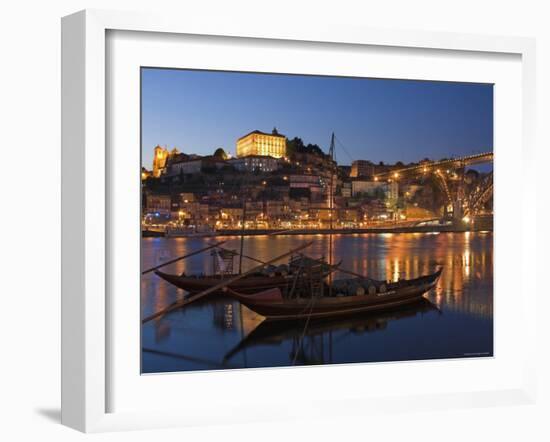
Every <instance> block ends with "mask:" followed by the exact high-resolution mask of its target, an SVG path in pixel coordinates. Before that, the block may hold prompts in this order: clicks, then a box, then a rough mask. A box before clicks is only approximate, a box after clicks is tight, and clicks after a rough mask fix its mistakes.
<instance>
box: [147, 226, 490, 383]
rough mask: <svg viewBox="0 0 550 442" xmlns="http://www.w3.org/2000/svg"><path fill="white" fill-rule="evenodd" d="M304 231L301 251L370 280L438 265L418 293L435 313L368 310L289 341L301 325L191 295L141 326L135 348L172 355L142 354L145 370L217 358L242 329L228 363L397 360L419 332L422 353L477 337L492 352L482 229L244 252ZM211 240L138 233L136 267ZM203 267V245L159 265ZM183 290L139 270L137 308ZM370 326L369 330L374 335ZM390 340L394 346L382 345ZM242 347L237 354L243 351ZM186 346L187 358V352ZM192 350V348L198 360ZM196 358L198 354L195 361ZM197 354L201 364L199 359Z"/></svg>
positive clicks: (472, 342)
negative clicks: (284, 326) (275, 322)
mask: <svg viewBox="0 0 550 442" xmlns="http://www.w3.org/2000/svg"><path fill="white" fill-rule="evenodd" d="M224 239H226V240H227V243H226V244H225V245H224V247H226V248H229V249H234V250H238V248H239V241H240V239H239V237H227V238H224ZM311 239H314V243H313V245H312V246H311V247H309V248H308V249H307V254H308V255H310V256H312V257H315V258H319V257H325V258H327V259H329V258H330V259H331V261H332V262H333V263H335V262H339V261H341V262H342V264H341V266H342V268H344V269H349V270H351V271H353V272H356V273H361V274H364V275H368V276H370V277H373V278H376V279H381V280H393V281H396V280H398V279H399V278H407V279H409V278H415V277H418V276H421V275H423V274H428V273H431V272H433V271H435V270H436V268H437V267H438V266H443V267H444V270H443V273H442V276H441V278H440V280H439V281H438V284H437V286H436V287H435V289H434V290H432V291H431V292H430V293H428V294H427V295H425V297H426V298H427V299H428V300H429V301H431V302H432V303H433V304H434V305H435V306H436V307H437V309H438V313H435V312H434V311H433V309H432V310H429V309H428V310H426V311H421V310H418V309H417V310H414V311H411V312H409V314H400V315H398V316H399V318H400V320H399V321H397V322H396V321H395V319H396V316H395V314H393V315H383V316H382V317H380V316H379V317H373V318H369V319H368V321H367V322H365V321H363V322H361V321H359V322H357V321H356V322H353V321H345V322H340V323H338V324H332V325H331V326H327V327H324V328H323V327H319V328H317V329H316V330H317V331H316V332H315V333H314V332H313V330H311V331H308V333H306V334H305V336H307V338H308V339H305V340H304V341H305V342H303V343H301V344H300V345H298V343H297V341H296V340H297V339H298V338H297V337H299V336H300V335H302V331H303V328H302V330H300V331H295V333H294V332H292V333H291V332H290V331H288V330H282V331H279V330H275V331H274V330H267V331H266V330H265V327H263V326H261V325H260V324H261V323H262V321H263V318H262V317H261V316H259V315H257V314H255V313H253V312H252V311H250V310H248V309H247V308H246V307H242V306H241V305H240V304H239V303H238V302H234V301H232V300H224V301H219V302H218V301H216V302H214V301H213V302H205V303H197V305H196V306H193V307H190V308H188V309H186V310H185V311H176V312H174V313H173V314H170V315H167V317H165V318H162V319H160V320H158V321H154V323H153V324H152V325H151V327H144V329H143V339H144V346H149V347H151V346H155V345H156V346H159V348H162V349H164V350H169V353H170V354H171V355H172V356H171V359H170V358H169V357H168V356H167V357H165V358H162V357H160V356H158V355H157V356H152V355H149V356H147V357H145V356H144V367H145V371H149V372H151V371H174V370H175V371H177V370H192V369H203V368H212V364H217V363H218V362H219V361H220V360H221V359H222V356H223V355H224V354H226V353H227V352H228V351H229V350H230V349H231V348H233V347H235V346H238V344H239V342H240V341H242V340H245V341H246V339H247V337H248V336H252V337H253V338H254V343H255V344H254V346H253V347H254V348H251V347H248V346H245V349H242V350H241V349H240V348H239V349H238V351H237V350H236V351H237V353H236V354H238V355H239V357H236V359H231V363H232V364H237V366H278V365H289V361H293V360H295V361H297V362H296V363H314V362H313V361H319V360H323V361H328V360H329V359H330V361H333V362H346V361H348V362H349V361H352V362H353V361H366V360H373V361H374V360H386V359H384V357H390V356H387V355H388V354H390V353H391V352H393V353H391V354H393V356H391V357H393V358H394V359H403V358H405V359H406V358H411V357H415V355H416V353H415V354H410V353H409V352H410V351H411V348H415V344H414V343H412V342H409V341H408V340H409V339H413V338H414V339H416V341H415V342H423V341H422V340H423V339H428V340H429V341H430V342H431V345H432V346H433V348H432V347H429V348H428V347H426V351H428V350H430V349H431V350H430V351H431V353H430V352H428V353H426V355H424V356H425V357H442V355H443V356H445V355H446V357H450V356H452V355H455V353H456V355H457V356H461V353H460V352H461V351H463V349H464V352H467V351H474V350H472V346H473V347H475V346H476V345H480V346H481V345H482V344H483V345H485V346H486V347H487V346H489V343H490V351H491V352H492V318H493V247H492V245H493V236H492V234H491V233H483V234H478V233H469V232H468V233H467V234H464V233H448V234H444V233H442V234H439V235H432V234H354V235H333V238H332V246H331V244H330V240H329V237H328V236H326V235H316V236H307V235H286V236H261V237H245V239H244V250H245V254H247V255H250V256H253V257H255V258H257V259H260V260H268V259H269V258H271V257H273V256H276V255H280V254H283V253H285V252H287V251H288V250H289V249H291V248H293V247H296V246H297V245H299V244H302V243H303V242H305V241H308V240H311ZM211 241H212V240H211V239H207V238H174V239H165V238H146V239H143V241H142V268H144V269H145V268H149V267H152V266H153V265H156V264H158V262H156V261H157V260H158V259H159V258H158V257H159V256H160V257H161V259H163V260H168V259H173V258H174V257H178V256H182V255H185V254H187V253H190V252H192V251H194V250H198V249H200V248H202V247H205V245H206V244H208V243H210V242H211ZM331 251H332V254H331ZM331 255H332V256H331ZM255 265H256V263H254V262H252V261H250V260H246V259H245V260H243V270H247V269H249V268H251V267H253V266H255ZM212 267H213V266H212V257H211V256H210V254H209V253H204V254H200V255H196V256H193V257H192V258H190V259H186V260H183V261H179V262H177V263H174V264H172V265H170V266H168V267H166V269H164V271H167V272H169V273H182V272H185V273H186V274H200V273H211V272H212ZM344 277H348V275H345V274H343V273H341V272H339V273H338V272H337V273H336V274H335V275H334V278H335V279H339V278H344ZM183 296H184V293H183V292H182V291H181V290H179V289H176V288H175V287H173V286H171V285H170V284H168V283H167V282H165V281H164V280H161V279H160V278H158V277H157V276H156V275H154V274H153V273H150V274H147V275H144V276H143V277H142V280H141V301H142V302H141V307H142V315H143V316H145V315H147V314H150V313H152V312H154V311H158V310H160V309H161V308H163V307H165V306H166V305H168V304H170V303H172V302H174V301H175V300H177V299H181V298H182V297H183ZM398 324H399V325H398ZM403 327H407V328H406V331H404V330H405V329H404V330H403V331H402V332H398V331H399V330H400V329H401V328H403ZM257 330H259V331H257ZM361 330H363V331H361ZM373 331H376V333H375V334H373ZM260 332H261V333H260ZM268 332H269V333H268ZM293 333H294V334H293ZM316 333H317V334H316ZM394 334H395V335H394ZM258 335H260V337H261V339H260V338H259V337H258ZM264 335H265V336H264ZM451 337H452V339H449V338H451ZM310 338H311V339H310ZM251 339H252V338H251ZM418 340H420V341H418ZM432 341H433V342H432ZM390 342H391V343H393V344H392V346H391V349H390V350H388V348H390V346H389V345H388V343H390ZM367 343H368V345H367ZM145 344H147V345H145ZM247 345H248V344H247ZM378 345H380V347H378ZM424 347H425V346H424ZM424 347H422V348H424ZM484 348H485V347H484ZM329 349H330V351H329ZM243 351H244V352H245V354H242V352H243ZM476 351H477V350H476ZM174 352H176V353H177V354H179V355H180V356H182V355H185V358H183V356H182V358H181V360H180V361H179V362H178V361H177V360H176V359H175V358H174V357H173V354H174ZM388 352H390V353H388ZM190 354H192V355H194V356H193V357H188V356H189V355H190ZM329 354H330V357H329V356H328V355H329ZM197 355H198V356H200V357H199V358H198V359H197V358H196V356H197ZM201 358H202V359H201ZM199 360H201V361H203V362H197V361H199ZM213 360H216V361H218V362H215V363H214V362H213ZM190 361H191V362H190ZM193 361H194V362H193ZM204 361H208V364H210V365H208V367H207V366H206V365H204V364H206V362H204ZM300 361H301V362H300ZM201 364H203V365H201ZM223 367H225V366H223ZM223 367H221V368H223Z"/></svg>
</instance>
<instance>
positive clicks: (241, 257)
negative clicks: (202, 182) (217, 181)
mask: <svg viewBox="0 0 550 442" xmlns="http://www.w3.org/2000/svg"><path fill="white" fill-rule="evenodd" d="M247 181H248V171H246V175H245V179H244V183H243V184H246V183H247ZM245 190H246V185H243V186H242V189H241V191H242V192H243V216H242V221H241V223H242V226H241V245H240V253H239V275H240V274H241V273H242V272H243V248H244V231H245V225H246V191H245Z"/></svg>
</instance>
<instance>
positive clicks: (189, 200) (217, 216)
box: [142, 129, 445, 231]
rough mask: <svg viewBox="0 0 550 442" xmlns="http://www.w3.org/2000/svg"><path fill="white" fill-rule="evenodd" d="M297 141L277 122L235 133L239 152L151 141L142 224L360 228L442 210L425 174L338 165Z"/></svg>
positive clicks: (367, 164)
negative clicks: (188, 149)
mask: <svg viewBox="0 0 550 442" xmlns="http://www.w3.org/2000/svg"><path fill="white" fill-rule="evenodd" d="M295 140H297V139H295ZM300 143H301V140H300ZM300 143H298V144H297V145H296V144H295V143H294V144H293V143H292V142H289V141H288V140H287V138H286V137H285V136H284V135H282V134H279V133H278V132H277V130H276V129H274V130H273V131H272V133H271V134H268V133H264V132H260V131H258V130H255V131H252V132H250V133H248V134H247V135H245V136H243V137H241V138H239V139H238V140H236V146H235V147H236V149H235V151H236V153H237V155H236V157H235V158H231V157H230V156H229V155H227V154H226V152H225V151H224V150H223V149H221V148H220V149H217V150H216V151H215V152H214V154H213V155H205V156H200V155H196V154H190V153H183V152H180V151H179V150H178V149H176V148H174V149H172V150H168V148H166V147H161V146H156V147H154V149H153V150H154V152H153V153H154V155H153V164H152V169H151V170H147V169H146V168H143V169H142V188H143V192H142V194H143V198H142V213H143V223H144V224H145V225H163V224H164V225H169V226H172V227H177V228H185V229H187V228H188V229H193V230H195V231H197V230H212V231H213V230H220V229H241V228H242V227H243V222H244V223H245V225H244V227H245V228H246V229H271V228H301V229H319V228H326V227H328V226H329V225H330V226H332V227H333V228H347V227H352V228H353V227H355V228H358V227H365V226H369V225H371V224H375V223H380V222H390V221H402V220H406V219H423V218H432V219H433V218H435V217H439V216H441V214H442V213H441V210H445V208H444V204H439V203H438V202H437V199H438V194H437V192H438V190H437V188H436V187H434V186H433V185H428V184H430V183H429V182H428V183H427V182H426V181H425V180H408V181H406V182H404V181H401V182H399V180H397V179H394V180H392V179H389V180H383V181H382V180H377V178H376V177H375V174H380V173H387V172H388V171H391V170H392V169H393V168H396V167H397V166H395V165H385V164H383V163H379V164H374V163H372V162H370V161H367V160H354V161H353V162H352V164H351V167H350V166H339V165H338V164H337V163H336V162H335V161H334V160H333V159H332V158H331V157H330V156H329V155H327V154H325V153H323V152H322V151H321V150H320V149H319V148H318V147H316V148H311V147H309V146H308V147H304V146H303V144H300ZM296 146H298V147H296ZM402 166H403V165H402V164H400V165H399V167H402ZM331 184H332V186H331ZM331 198H332V204H331ZM442 206H443V209H441V207H442Z"/></svg>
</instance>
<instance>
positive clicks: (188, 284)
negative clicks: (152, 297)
mask: <svg viewBox="0 0 550 442" xmlns="http://www.w3.org/2000/svg"><path fill="white" fill-rule="evenodd" d="M216 263H217V261H216ZM303 267H308V268H312V267H315V268H317V269H318V271H319V272H320V274H321V277H326V276H327V275H328V274H329V273H331V272H333V271H334V270H336V269H337V267H338V265H332V266H331V265H329V264H327V263H326V261H324V260H318V259H313V258H309V257H306V256H297V257H293V258H292V259H291V260H290V262H289V264H288V265H287V264H282V265H279V266H267V267H266V268H265V269H262V271H258V272H256V273H252V274H250V275H247V276H245V277H243V278H242V279H239V280H237V281H235V282H234V283H232V284H229V286H228V288H229V289H231V290H234V291H236V292H238V293H240V294H243V295H246V294H252V293H258V292H261V291H264V290H269V289H273V288H279V289H281V290H284V291H286V290H287V289H288V288H289V287H290V286H291V285H292V284H293V281H294V279H295V276H296V272H297V271H299V270H300V269H302V268H303ZM155 274H156V275H157V276H159V277H160V278H162V279H164V280H165V281H168V282H169V283H170V284H173V285H175V286H176V287H178V288H180V289H183V290H186V291H188V292H190V294H191V295H193V294H196V293H200V292H202V291H204V290H208V289H209V288H210V287H214V286H216V285H218V284H220V283H221V282H223V280H224V279H227V280H230V279H231V278H234V277H236V276H238V274H236V273H232V272H231V273H217V274H214V275H186V274H185V273H183V274H181V275H174V274H169V273H164V272H161V271H159V270H156V271H155ZM224 292H225V291H224V290H222V289H220V290H219V291H217V292H215V293H216V294H222V293H224Z"/></svg>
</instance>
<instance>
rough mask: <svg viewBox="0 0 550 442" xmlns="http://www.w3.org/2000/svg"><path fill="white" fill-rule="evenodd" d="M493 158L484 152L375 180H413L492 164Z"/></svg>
mask: <svg viewBox="0 0 550 442" xmlns="http://www.w3.org/2000/svg"><path fill="white" fill-rule="evenodd" d="M493 156H494V154H493V152H484V153H478V154H474V155H468V156H465V157H458V158H449V159H444V160H440V161H424V162H420V163H419V164H417V165H414V166H412V167H404V168H402V169H393V170H390V171H387V172H382V173H377V174H374V178H375V179H376V180H381V181H382V180H388V179H392V178H393V179H396V178H413V177H416V176H421V175H423V174H426V173H430V172H435V173H439V172H442V171H447V170H456V169H460V168H464V167H466V166H471V165H473V164H482V163H492V162H493Z"/></svg>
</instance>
